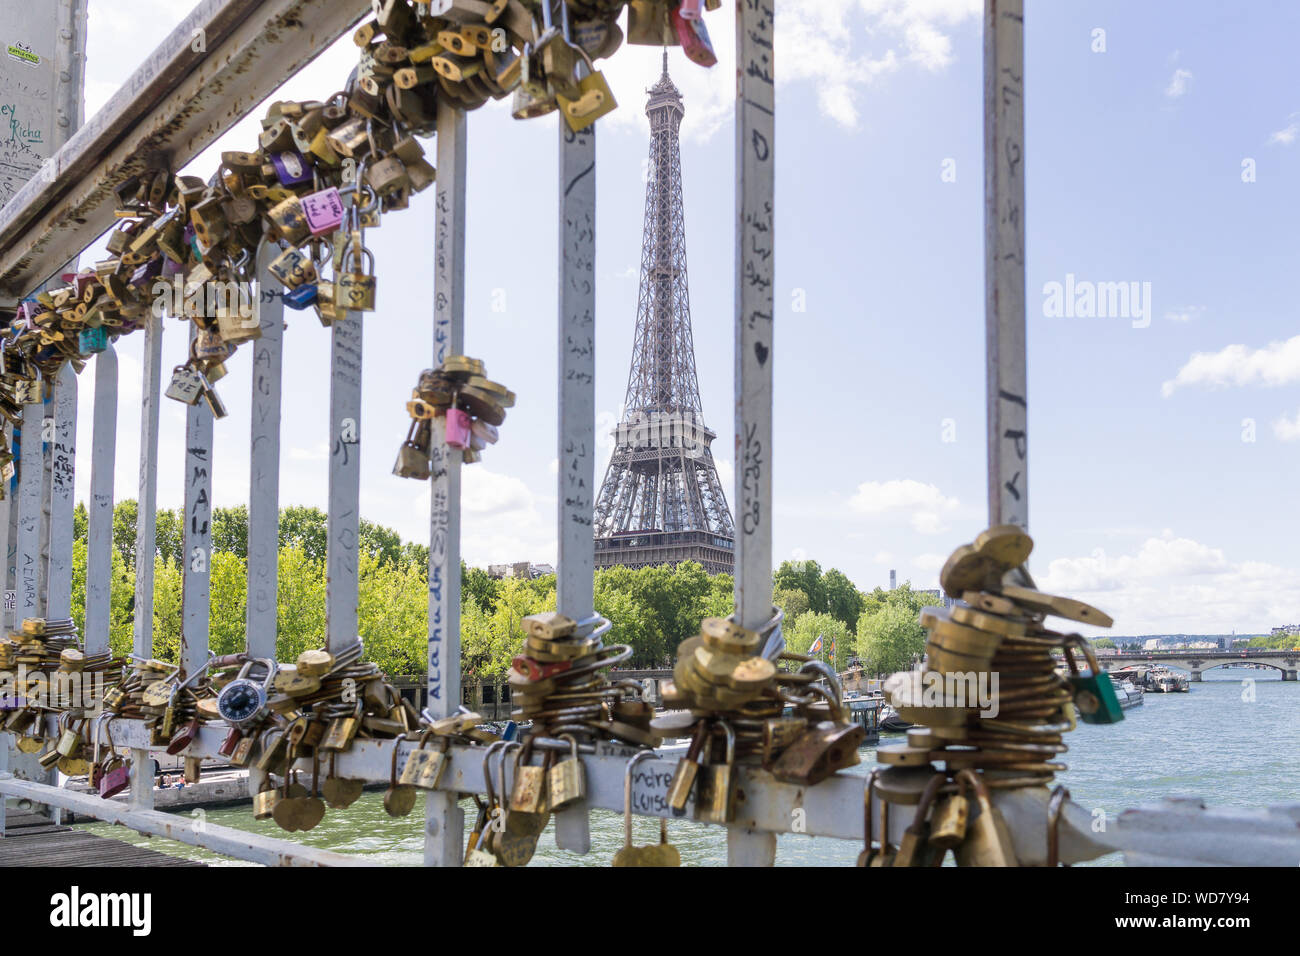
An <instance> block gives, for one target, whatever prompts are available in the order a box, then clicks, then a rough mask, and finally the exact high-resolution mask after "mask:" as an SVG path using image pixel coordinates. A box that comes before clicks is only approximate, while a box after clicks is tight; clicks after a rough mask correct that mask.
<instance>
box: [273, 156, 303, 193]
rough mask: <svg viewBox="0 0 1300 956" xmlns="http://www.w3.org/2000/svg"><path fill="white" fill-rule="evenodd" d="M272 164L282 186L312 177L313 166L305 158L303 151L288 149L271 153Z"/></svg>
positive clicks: (295, 183)
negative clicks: (297, 151)
mask: <svg viewBox="0 0 1300 956" xmlns="http://www.w3.org/2000/svg"><path fill="white" fill-rule="evenodd" d="M271 165H272V166H274V167H275V175H276V176H277V177H278V178H279V180H280V185H281V186H296V185H298V184H299V183H305V182H307V180H309V179H311V167H310V166H308V165H307V163H306V162H305V161H304V160H303V158H302V154H301V153H295V152H294V151H293V150H291V149H287V150H285V151H284V152H282V153H272V154H271Z"/></svg>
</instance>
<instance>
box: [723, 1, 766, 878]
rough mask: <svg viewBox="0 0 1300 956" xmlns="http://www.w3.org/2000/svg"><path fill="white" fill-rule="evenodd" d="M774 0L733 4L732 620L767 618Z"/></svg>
mask: <svg viewBox="0 0 1300 956" xmlns="http://www.w3.org/2000/svg"><path fill="white" fill-rule="evenodd" d="M774 7H775V2H774V0H739V2H738V4H737V7H736V173H737V177H736V383H735V384H736V451H735V456H736V488H735V499H734V500H735V501H736V502H737V512H738V513H737V515H736V619H737V620H738V621H739V622H740V623H741V624H742V625H743V626H745V627H748V628H754V629H757V628H759V627H761V626H762V625H763V624H764V623H765V622H766V621H767V620H768V619H769V618H770V617H771V616H772V519H773V514H772V468H773V465H774V462H775V458H774V456H773V454H772V366H773V360H774V357H775V352H776V347H775V345H774V342H773V338H774V336H773V325H774V323H773V293H772V277H773V273H774V266H775V263H774V245H775V244H774V239H773V232H772V229H773V222H774V217H773V208H772V204H773V192H774V184H775V181H774V161H773V154H774V152H775V149H776V135H775V133H776V123H775V118H776V113H775V105H776V97H775V92H776V90H775V79H774V77H775V66H774V62H773V60H774V57H773V46H772V41H773V10H774ZM775 859H776V837H775V836H774V835H773V834H771V833H759V832H754V831H747V830H742V829H740V828H738V827H733V828H731V829H730V830H728V832H727V861H728V863H729V864H730V865H731V866H770V865H771V864H772V863H773V862H774V861H775Z"/></svg>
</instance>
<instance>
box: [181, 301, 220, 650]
mask: <svg viewBox="0 0 1300 956" xmlns="http://www.w3.org/2000/svg"><path fill="white" fill-rule="evenodd" d="M197 334H198V328H197V326H194V325H193V324H191V326H190V338H191V340H192V339H193V338H194V337H195V336H196V335H197ZM181 520H182V521H183V522H184V526H183V527H182V529H181V542H182V545H181V561H182V566H181V657H180V663H181V666H182V667H184V668H185V672H186V673H187V674H192V673H194V671H195V670H197V669H198V668H200V667H202V666H203V664H204V662H205V661H206V660H207V659H208V633H209V621H208V613H209V610H210V607H211V600H212V409H211V408H209V407H208V403H207V402H206V401H202V400H200V401H199V403H198V404H197V405H190V406H189V407H188V408H186V409H185V509H184V511H183V512H182V513H181Z"/></svg>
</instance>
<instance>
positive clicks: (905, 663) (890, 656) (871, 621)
mask: <svg viewBox="0 0 1300 956" xmlns="http://www.w3.org/2000/svg"><path fill="white" fill-rule="evenodd" d="M868 604H870V601H869V602H868ZM924 653H925V630H924V629H923V628H922V627H921V624H920V622H919V621H918V620H917V612H916V610H915V609H913V608H912V607H910V606H908V604H907V602H906V601H905V600H902V599H900V600H894V601H891V600H885V601H883V602H881V603H880V604H879V605H877V606H874V607H871V606H869V607H868V609H867V610H864V611H863V612H862V617H861V618H860V619H859V620H858V657H859V658H860V659H861V660H862V666H863V669H864V670H865V671H866V672H867V673H869V674H888V673H892V672H893V671H901V670H908V669H909V668H911V666H912V662H913V660H914V659H917V658H919V657H920V656H921V655H922V654H924Z"/></svg>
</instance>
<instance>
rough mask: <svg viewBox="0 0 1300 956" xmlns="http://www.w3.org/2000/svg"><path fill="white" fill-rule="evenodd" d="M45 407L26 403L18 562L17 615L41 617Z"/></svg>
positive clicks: (21, 470) (18, 617)
mask: <svg viewBox="0 0 1300 956" xmlns="http://www.w3.org/2000/svg"><path fill="white" fill-rule="evenodd" d="M44 425H45V410H44V407H43V406H41V405H24V406H23V427H22V435H21V436H19V440H20V441H21V443H22V447H21V449H20V452H19V469H18V540H17V555H16V556H15V561H14V565H15V568H16V572H15V573H16V575H17V581H16V584H17V588H18V610H17V614H16V615H15V616H16V619H17V621H19V622H21V621H22V620H23V618H27V617H40V616H41V614H42V610H41V593H40V569H39V568H38V565H39V564H40V560H41V515H42V512H43V511H44V508H43V507H42V505H41V484H42V482H43V480H44V470H45V456H44V454H43V453H42V451H41V430H42V429H43V427H44Z"/></svg>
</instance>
